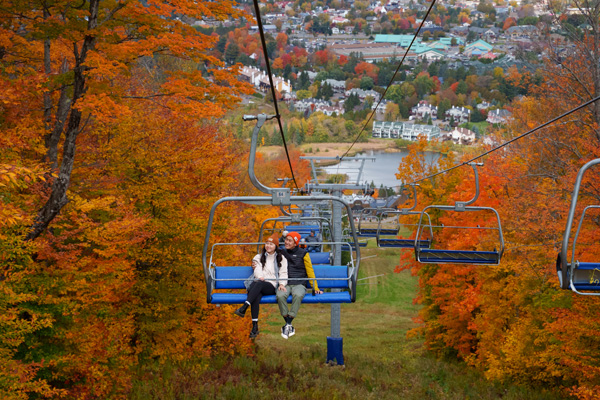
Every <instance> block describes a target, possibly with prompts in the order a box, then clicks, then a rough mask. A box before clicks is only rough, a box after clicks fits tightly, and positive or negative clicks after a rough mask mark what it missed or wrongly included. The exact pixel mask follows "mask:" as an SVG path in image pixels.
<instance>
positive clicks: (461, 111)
mask: <svg viewBox="0 0 600 400" xmlns="http://www.w3.org/2000/svg"><path fill="white" fill-rule="evenodd" d="M470 117H471V110H469V109H468V108H465V107H454V106H452V108H451V109H449V110H448V111H446V114H445V118H444V121H450V120H451V119H453V120H454V122H455V123H458V124H462V123H464V122H469V119H470Z"/></svg>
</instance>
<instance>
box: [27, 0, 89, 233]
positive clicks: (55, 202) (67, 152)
mask: <svg viewBox="0 0 600 400" xmlns="http://www.w3.org/2000/svg"><path fill="white" fill-rule="evenodd" d="M99 1H100V0H91V1H90V8H89V10H90V15H89V19H88V30H89V31H91V30H93V29H95V28H96V27H97V23H98V5H99ZM95 41H96V38H95V37H94V36H90V35H87V36H86V37H85V39H84V40H83V44H82V45H81V49H79V48H78V47H77V44H76V43H74V44H73V53H74V55H75V67H74V69H73V72H74V78H73V94H72V96H71V98H70V99H68V98H67V95H66V90H65V88H64V87H63V88H62V89H61V95H60V99H59V103H58V106H57V110H56V118H55V122H54V123H55V125H54V129H53V131H52V134H50V135H48V137H47V138H46V145H47V146H49V147H48V156H49V160H50V162H51V163H52V164H54V163H56V162H57V161H56V160H57V159H58V157H57V153H58V149H57V146H58V141H59V139H60V133H61V132H62V130H63V126H64V121H65V118H66V116H67V115H69V121H68V124H67V130H66V132H65V143H64V146H63V154H62V160H61V164H60V170H59V173H58V177H57V178H56V179H55V180H54V182H53V183H52V192H51V193H50V197H49V198H48V201H47V202H46V204H44V206H43V207H42V209H41V210H40V211H39V213H38V215H37V217H36V219H35V222H34V224H33V226H32V227H31V231H30V232H29V234H28V235H27V237H26V240H34V239H36V238H37V237H39V236H40V235H41V234H42V232H44V231H45V230H46V228H47V227H48V225H49V224H50V222H52V220H53V219H54V218H55V217H56V216H57V215H58V213H59V212H60V210H61V209H62V208H63V207H64V206H65V205H66V204H67V203H68V202H69V200H68V198H67V190H68V188H69V184H70V183H71V173H72V171H73V163H74V161H75V144H76V141H77V135H78V134H79V133H80V131H81V129H82V128H81V111H79V110H77V109H76V108H75V105H76V103H77V101H78V100H79V99H80V98H81V96H83V94H84V93H85V91H86V81H85V75H84V72H85V69H86V67H85V60H86V58H87V54H88V52H89V51H90V50H92V49H93V47H94V43H95ZM44 102H45V104H44V105H47V104H48V103H46V99H44Z"/></svg>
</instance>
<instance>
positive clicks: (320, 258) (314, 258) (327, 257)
mask: <svg viewBox="0 0 600 400" xmlns="http://www.w3.org/2000/svg"><path fill="white" fill-rule="evenodd" d="M308 255H309V256H310V261H311V262H312V263H313V265H318V264H330V265H331V260H332V258H331V253H330V252H328V251H322V252H318V253H310V252H309V253H308Z"/></svg>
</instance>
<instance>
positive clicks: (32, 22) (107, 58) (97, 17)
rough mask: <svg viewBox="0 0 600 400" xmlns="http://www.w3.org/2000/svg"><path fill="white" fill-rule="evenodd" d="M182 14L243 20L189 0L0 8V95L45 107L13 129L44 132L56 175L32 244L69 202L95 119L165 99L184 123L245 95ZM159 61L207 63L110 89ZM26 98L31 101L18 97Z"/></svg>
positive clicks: (14, 103)
mask: <svg viewBox="0 0 600 400" xmlns="http://www.w3.org/2000/svg"><path fill="white" fill-rule="evenodd" d="M178 12H183V13H185V14H186V15H188V16H189V17H193V18H198V19H202V18H203V16H210V17H214V18H217V19H223V18H227V17H230V16H232V17H237V16H240V15H242V14H241V13H240V11H238V10H236V9H234V8H233V7H232V5H231V3H228V2H219V3H218V4H217V3H207V4H204V5H199V4H197V3H195V2H191V1H188V0H181V1H177V2H175V3H156V4H153V5H152V6H150V7H146V6H144V5H143V4H141V3H136V2H112V1H105V0H91V1H89V2H86V3H85V4H83V5H81V4H79V3H77V2H73V1H70V0H61V1H57V2H53V3H52V4H48V5H47V6H45V7H38V6H36V5H35V4H33V3H27V2H9V3H7V4H5V6H4V7H3V8H2V10H1V11H0V30H1V34H2V37H3V39H4V40H3V42H2V46H3V52H2V60H1V62H2V65H3V67H4V68H3V71H4V75H3V77H2V89H3V91H4V92H5V93H13V95H12V96H9V97H7V100H6V102H7V103H6V104H7V105H8V107H10V108H12V109H18V108H21V107H23V105H24V104H26V103H24V102H23V100H26V101H29V100H31V101H32V102H30V103H28V104H39V106H38V107H36V109H37V110H40V111H39V112H38V113H37V114H35V113H33V114H31V115H30V116H29V118H27V119H25V120H23V119H21V120H18V121H15V124H14V126H13V127H12V129H19V130H23V129H25V130H27V131H35V132H39V135H40V138H41V139H42V140H43V142H44V147H45V150H44V151H43V153H44V158H45V160H46V162H47V163H48V165H49V167H50V168H51V169H54V170H56V171H57V177H56V179H54V180H53V181H52V182H51V183H50V190H49V194H48V197H47V199H46V200H45V203H44V205H43V206H42V207H41V209H40V210H39V212H38V213H37V217H36V219H35V222H34V224H33V226H32V228H31V231H30V233H29V234H28V236H27V238H28V239H30V240H31V239H35V238H37V237H39V236H40V234H41V233H42V232H43V231H44V230H45V229H46V228H47V227H48V225H49V224H50V222H51V221H52V220H53V219H54V218H55V217H56V216H57V215H58V213H59V212H60V210H61V209H62V208H63V207H64V206H65V205H66V204H67V203H68V201H69V200H68V195H67V190H68V188H69V185H70V180H71V174H72V171H73V165H74V162H75V156H76V141H77V138H78V137H79V135H80V134H85V133H86V132H87V131H88V130H89V129H90V126H91V125H92V124H93V123H95V122H97V121H102V120H104V119H106V118H111V116H112V115H122V114H126V113H129V112H130V110H129V108H128V106H127V105H126V103H125V102H124V99H126V98H137V99H140V101H157V102H162V103H163V104H164V105H165V106H167V107H171V108H173V109H177V110H181V111H184V110H185V113H186V116H187V117H192V116H193V115H195V116H199V117H200V116H201V117H215V116H219V115H222V113H223V111H224V106H225V107H226V106H227V105H231V104H232V101H234V100H235V94H236V93H239V92H240V90H242V89H243V86H241V85H240V84H239V83H237V81H236V80H235V79H232V77H233V75H232V74H231V73H230V70H228V69H220V67H222V64H221V62H220V61H219V60H217V59H215V58H213V57H210V56H207V55H206V53H207V50H208V49H210V48H211V47H212V46H214V44H215V43H216V39H215V38H214V37H212V36H206V35H203V34H201V33H199V32H198V31H197V30H195V29H194V28H192V27H191V26H189V25H187V24H185V23H183V22H181V21H180V20H179V19H178V18H171V15H173V14H175V13H178ZM165 15H167V16H169V18H165V17H164V16H165ZM183 43H185V46H183V45H182V44H183ZM153 55H154V56H159V55H162V56H166V57H171V60H182V61H183V60H186V61H192V62H195V63H202V64H205V65H206V66H207V68H205V69H199V68H198V69H195V70H179V71H176V70H172V71H171V72H170V73H168V74H164V73H163V72H161V71H160V70H159V69H156V70H155V72H156V74H157V75H160V74H162V75H163V76H162V81H161V83H160V84H157V85H146V86H140V87H131V86H129V85H125V86H115V85H114V78H115V77H117V76H119V75H122V74H128V73H130V71H131V68H132V67H133V66H135V65H136V64H138V63H139V62H144V61H145V62H146V63H150V65H149V66H150V67H153V66H152V62H151V61H150V60H151V58H150V57H151V56H153ZM144 56H146V58H145V59H144V58H141V57H144ZM215 67H216V68H215ZM157 82H159V81H158V80H157ZM17 88H18V91H17V90H16V89H17ZM22 92H27V93H30V94H31V97H29V96H26V97H29V98H24V97H20V96H15V95H14V94H16V93H22ZM215 100H217V101H215ZM59 143H62V144H63V146H62V150H59Z"/></svg>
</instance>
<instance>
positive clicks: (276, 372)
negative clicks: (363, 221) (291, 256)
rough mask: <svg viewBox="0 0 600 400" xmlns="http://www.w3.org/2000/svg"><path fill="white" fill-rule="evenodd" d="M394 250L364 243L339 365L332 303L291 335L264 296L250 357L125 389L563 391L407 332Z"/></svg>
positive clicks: (335, 395)
mask: <svg viewBox="0 0 600 400" xmlns="http://www.w3.org/2000/svg"><path fill="white" fill-rule="evenodd" d="M373 242H374V240H371V243H370V244H369V246H373ZM399 251H400V250H395V249H377V248H372V247H369V248H367V249H363V252H362V253H363V254H362V256H363V259H364V260H363V262H362V263H361V274H360V275H361V277H362V278H364V279H361V280H360V281H359V284H360V286H359V291H358V297H357V302H356V303H355V304H343V305H342V315H341V332H342V337H343V339H344V359H345V365H344V366H328V365H326V364H325V361H326V354H327V343H326V338H327V336H329V334H330V306H329V305H307V304H305V305H303V306H302V308H301V309H300V314H299V315H298V317H297V318H296V319H295V320H294V326H295V328H296V335H295V336H293V337H291V338H290V339H289V340H285V339H283V338H282V337H281V335H280V328H281V326H282V325H283V320H282V318H281V317H280V316H279V312H278V310H277V308H276V306H275V305H265V306H263V307H262V309H261V316H260V323H259V326H260V335H259V336H258V338H257V339H256V354H255V356H253V357H238V358H233V359H213V360H199V361H198V362H197V363H185V364H177V365H155V366H153V367H152V368H146V369H144V370H142V371H140V379H139V381H138V382H137V383H136V385H135V387H134V391H133V396H132V398H133V399H277V398H279V399H378V400H382V399H415V400H416V399H461V400H462V399H500V398H502V399H515V400H516V399H519V400H521V399H540V400H541V399H544V400H546V399H559V398H563V397H561V396H559V395H557V394H553V393H548V392H546V391H544V390H543V389H541V388H528V387H520V386H515V385H511V384H501V383H497V382H489V381H487V380H485V379H484V378H483V376H482V375H481V374H480V373H478V372H477V371H474V370H472V369H470V368H468V367H467V366H466V365H465V364H464V363H461V362H458V361H454V360H439V359H436V358H435V357H433V356H432V355H431V354H429V353H428V352H427V351H426V349H425V348H424V346H423V341H422V340H421V339H419V338H407V335H406V333H407V332H408V331H409V330H410V329H411V328H413V327H414V326H415V323H414V322H413V320H412V318H413V317H415V316H416V314H417V311H418V305H414V304H413V303H412V299H413V297H414V295H415V288H416V278H415V277H413V276H411V275H410V273H409V272H406V271H405V272H402V273H399V274H395V273H394V272H393V270H394V266H395V265H397V263H398V252H399ZM377 275H381V276H377ZM369 277H372V278H369ZM249 321H250V318H248V324H250V322H249ZM248 331H250V326H248Z"/></svg>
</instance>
